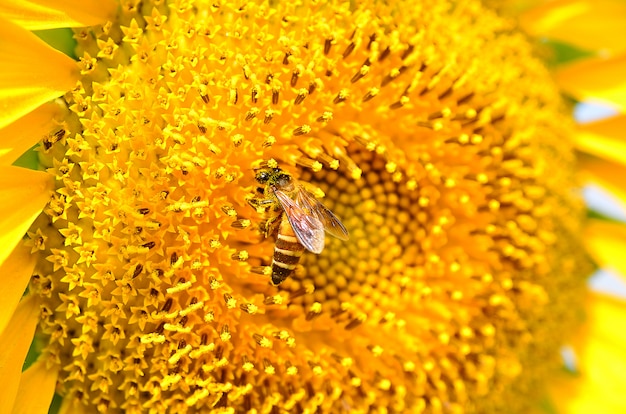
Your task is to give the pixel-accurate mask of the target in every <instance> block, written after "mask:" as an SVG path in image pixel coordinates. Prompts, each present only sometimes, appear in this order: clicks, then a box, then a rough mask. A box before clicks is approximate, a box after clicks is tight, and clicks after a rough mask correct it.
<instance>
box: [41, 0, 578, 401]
mask: <svg viewBox="0 0 626 414" xmlns="http://www.w3.org/2000/svg"><path fill="white" fill-rule="evenodd" d="M357 3H358V4H356V3H355V2H350V3H347V2H345V3H343V2H318V1H296V2H291V1H280V2H269V3H262V2H260V3H259V4H255V3H251V2H245V1H239V2H232V1H228V2H226V1H224V2H221V1H210V2H204V1H196V2H193V1H185V0H179V1H174V2H172V3H171V4H164V2H161V1H154V2H150V1H144V2H140V3H138V4H139V5H138V6H137V7H135V6H132V5H131V4H132V2H123V3H122V6H121V8H120V9H119V10H118V15H117V17H116V20H115V21H113V22H111V23H110V24H107V25H105V26H102V27H91V28H88V29H84V30H79V31H77V32H76V36H75V37H76V39H77V40H78V44H79V50H78V55H79V56H80V57H81V61H80V67H81V71H82V78H81V81H80V84H79V85H78V86H77V87H76V88H75V89H74V90H72V91H71V92H69V93H68V94H66V96H65V103H66V108H67V109H66V116H65V118H64V119H60V120H59V127H58V129H57V130H54V131H51V133H50V136H49V137H48V138H47V139H45V140H44V142H43V145H42V147H41V155H42V162H43V163H44V164H45V165H46V166H47V167H49V170H48V171H49V172H50V173H51V174H54V176H55V177H56V185H57V188H56V192H55V194H54V197H53V199H52V200H51V201H50V203H49V205H48V206H47V208H46V209H45V212H44V214H43V215H42V216H41V217H40V218H39V219H38V220H37V222H36V223H35V224H34V225H33V228H32V229H31V232H30V233H29V235H30V240H29V243H30V244H31V245H32V249H33V252H35V253H36V254H38V255H39V262H38V266H37V269H36V273H35V276H34V278H33V281H32V283H31V292H32V293H33V294H36V295H38V296H40V297H41V299H42V308H41V309H42V316H41V324H40V330H41V331H42V333H43V335H41V336H42V337H44V338H46V341H47V342H46V345H45V351H44V352H45V354H46V355H48V356H49V358H50V361H51V365H52V366H53V367H56V368H58V369H59V370H60V372H61V373H60V388H59V392H60V393H61V394H62V395H63V396H64V398H65V399H66V400H68V401H73V402H74V403H75V404H84V405H85V406H87V407H91V409H93V410H96V409H97V410H99V411H102V412H107V413H108V412H125V413H134V412H137V413H138V412H148V411H150V412H172V413H174V412H177V413H180V412H206V411H207V410H208V409H216V410H222V411H224V412H245V411H247V410H254V411H253V412H259V413H278V412H308V413H314V412H420V411H425V412H433V413H436V412H445V413H461V412H478V413H485V412H509V413H512V412H520V413H524V412H527V410H528V409H529V407H531V406H533V404H536V403H535V402H534V401H536V400H537V398H539V397H541V396H542V395H543V388H542V384H543V381H544V378H545V377H546V375H547V373H549V371H550V370H551V369H553V368H554V367H555V366H556V365H557V364H558V349H559V346H560V345H561V344H562V343H563V341H564V340H565V338H566V334H567V332H568V331H569V330H571V327H572V325H573V324H574V323H575V321H576V316H577V315H576V313H577V309H578V308H577V306H578V303H579V301H580V300H581V297H582V294H583V293H582V292H583V290H584V284H583V283H581V280H582V278H583V277H584V276H585V275H586V274H588V272H589V270H590V266H589V262H588V259H587V258H586V257H584V256H582V255H580V254H579V252H580V251H582V248H581V247H580V240H579V234H580V228H579V223H580V221H581V216H582V214H583V207H582V204H581V202H580V201H579V199H578V194H577V193H576V192H575V190H574V189H575V186H576V183H575V181H574V180H573V165H574V161H575V160H574V156H573V151H572V147H571V143H570V142H569V140H568V134H569V126H568V123H567V121H566V119H567V118H566V116H565V115H564V112H563V108H562V107H561V106H562V104H561V101H560V98H559V95H558V92H557V90H556V88H555V87H554V85H553V84H552V83H551V81H550V79H549V76H548V73H547V71H546V70H545V69H544V68H543V67H542V65H541V63H540V62H539V61H538V60H537V59H535V58H534V57H533V55H532V51H531V47H530V46H529V45H528V44H527V43H526V40H525V38H524V36H522V35H520V34H518V33H517V32H516V31H515V30H514V27H512V26H511V24H510V23H509V22H507V21H503V20H501V19H499V18H497V17H496V16H495V15H494V14H492V13H491V12H490V11H489V10H488V9H485V8H483V6H481V5H480V3H479V2H476V1H469V2H462V3H460V4H459V3H457V2H449V3H448V2H445V1H438V0H437V1H435V0H433V1H424V2H419V3H417V4H416V3H415V2H411V1H406V2H362V3H360V2H357ZM264 163H265V164H269V165H278V166H280V167H281V168H283V169H285V170H286V171H289V172H290V173H291V174H293V175H294V177H296V178H298V180H299V181H300V182H301V183H303V185H305V186H306V187H307V188H309V189H310V190H311V191H312V192H314V193H318V194H317V195H319V196H322V195H323V196H324V198H323V201H324V203H325V204H326V205H327V207H329V208H330V209H331V210H332V211H333V212H335V214H336V215H337V216H338V217H340V218H341V219H342V221H343V222H344V224H345V225H346V227H347V228H348V230H349V232H350V240H349V241H347V242H342V241H340V240H337V239H333V238H331V237H329V238H328V240H327V243H326V249H325V250H324V252H323V253H322V254H320V255H314V254H312V253H305V255H304V257H303V259H302V260H301V263H300V265H301V266H299V267H298V268H297V270H296V272H295V274H294V275H293V276H292V277H290V278H289V279H288V280H287V281H285V282H284V283H283V284H282V285H280V286H279V287H274V286H271V285H270V284H269V280H270V274H269V266H268V265H269V264H270V263H271V257H272V252H273V245H274V244H273V243H274V241H273V239H272V238H268V239H264V237H263V234H262V232H261V230H260V226H261V224H262V222H263V220H264V218H265V217H264V216H263V214H261V213H260V212H258V211H256V210H255V209H254V208H252V206H251V205H250V204H249V202H248V201H249V200H250V198H251V197H253V196H254V194H255V190H256V187H257V184H256V183H255V181H254V169H255V168H258V167H259V166H260V165H262V164H264ZM520 396H523V398H522V397H520Z"/></svg>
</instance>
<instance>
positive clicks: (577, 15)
mask: <svg viewBox="0 0 626 414" xmlns="http://www.w3.org/2000/svg"><path fill="white" fill-rule="evenodd" d="M521 23H522V26H523V27H524V29H525V30H526V31H527V32H529V33H530V34H532V35H534V36H544V37H548V38H552V39H557V40H560V41H563V42H566V43H569V44H572V45H576V46H578V47H579V48H582V49H587V50H609V51H611V52H613V53H619V52H622V51H624V50H626V42H624V36H623V33H624V27H626V3H624V2H623V1H614V0H558V1H551V2H546V3H545V4H542V5H541V6H539V7H535V8H533V9H531V10H529V11H528V12H526V13H524V14H523V15H522V16H521Z"/></svg>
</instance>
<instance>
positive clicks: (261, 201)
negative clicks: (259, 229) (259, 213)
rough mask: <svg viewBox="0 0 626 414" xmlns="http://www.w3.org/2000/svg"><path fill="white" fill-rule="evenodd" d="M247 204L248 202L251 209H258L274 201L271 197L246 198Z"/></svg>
mask: <svg viewBox="0 0 626 414" xmlns="http://www.w3.org/2000/svg"><path fill="white" fill-rule="evenodd" d="M248 204H250V206H252V208H253V209H255V210H258V209H259V208H265V207H267V206H269V205H270V204H274V201H273V200H272V199H271V198H251V199H249V200H248Z"/></svg>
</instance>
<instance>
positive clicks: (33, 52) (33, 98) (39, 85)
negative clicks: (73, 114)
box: [0, 18, 79, 128]
mask: <svg viewBox="0 0 626 414" xmlns="http://www.w3.org/2000/svg"><path fill="white" fill-rule="evenodd" d="M0 62H2V71H0V128H4V127H5V126H7V125H8V124H10V123H12V122H13V121H15V120H16V119H18V118H19V117H21V116H23V115H26V114H27V113H29V112H30V111H32V110H33V109H35V108H37V107H38V106H40V105H41V104H43V103H44V102H47V101H49V100H51V99H54V98H56V97H57V96H60V95H62V94H63V93H65V92H67V91H68V90H70V89H71V88H73V87H74V86H75V85H76V80H77V79H78V76H79V71H78V66H77V65H76V62H75V61H73V60H72V59H70V58H69V57H67V56H66V55H64V54H63V53H61V52H59V51H57V50H54V49H53V48H51V47H50V46H48V45H47V44H46V43H45V42H43V41H42V40H40V39H39V38H38V37H37V36H35V35H34V34H32V33H30V32H29V31H26V30H24V29H22V28H21V27H19V26H17V25H16V24H14V23H11V22H9V21H8V20H4V19H1V18H0Z"/></svg>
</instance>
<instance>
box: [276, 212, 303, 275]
mask: <svg viewBox="0 0 626 414" xmlns="http://www.w3.org/2000/svg"><path fill="white" fill-rule="evenodd" d="M285 233H287V234H285ZM290 233H291V234H290ZM303 251H304V246H303V245H302V244H300V242H298V239H297V238H296V237H295V235H294V234H293V230H291V227H290V226H289V224H287V226H284V225H283V224H282V223H281V226H280V229H279V231H278V238H277V240H276V246H275V247H274V258H273V260H272V283H274V284H275V285H279V284H281V283H282V282H283V281H284V280H285V279H287V278H288V277H289V275H291V273H293V269H295V268H296V265H297V264H298V262H299V261H300V256H302V252H303Z"/></svg>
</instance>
